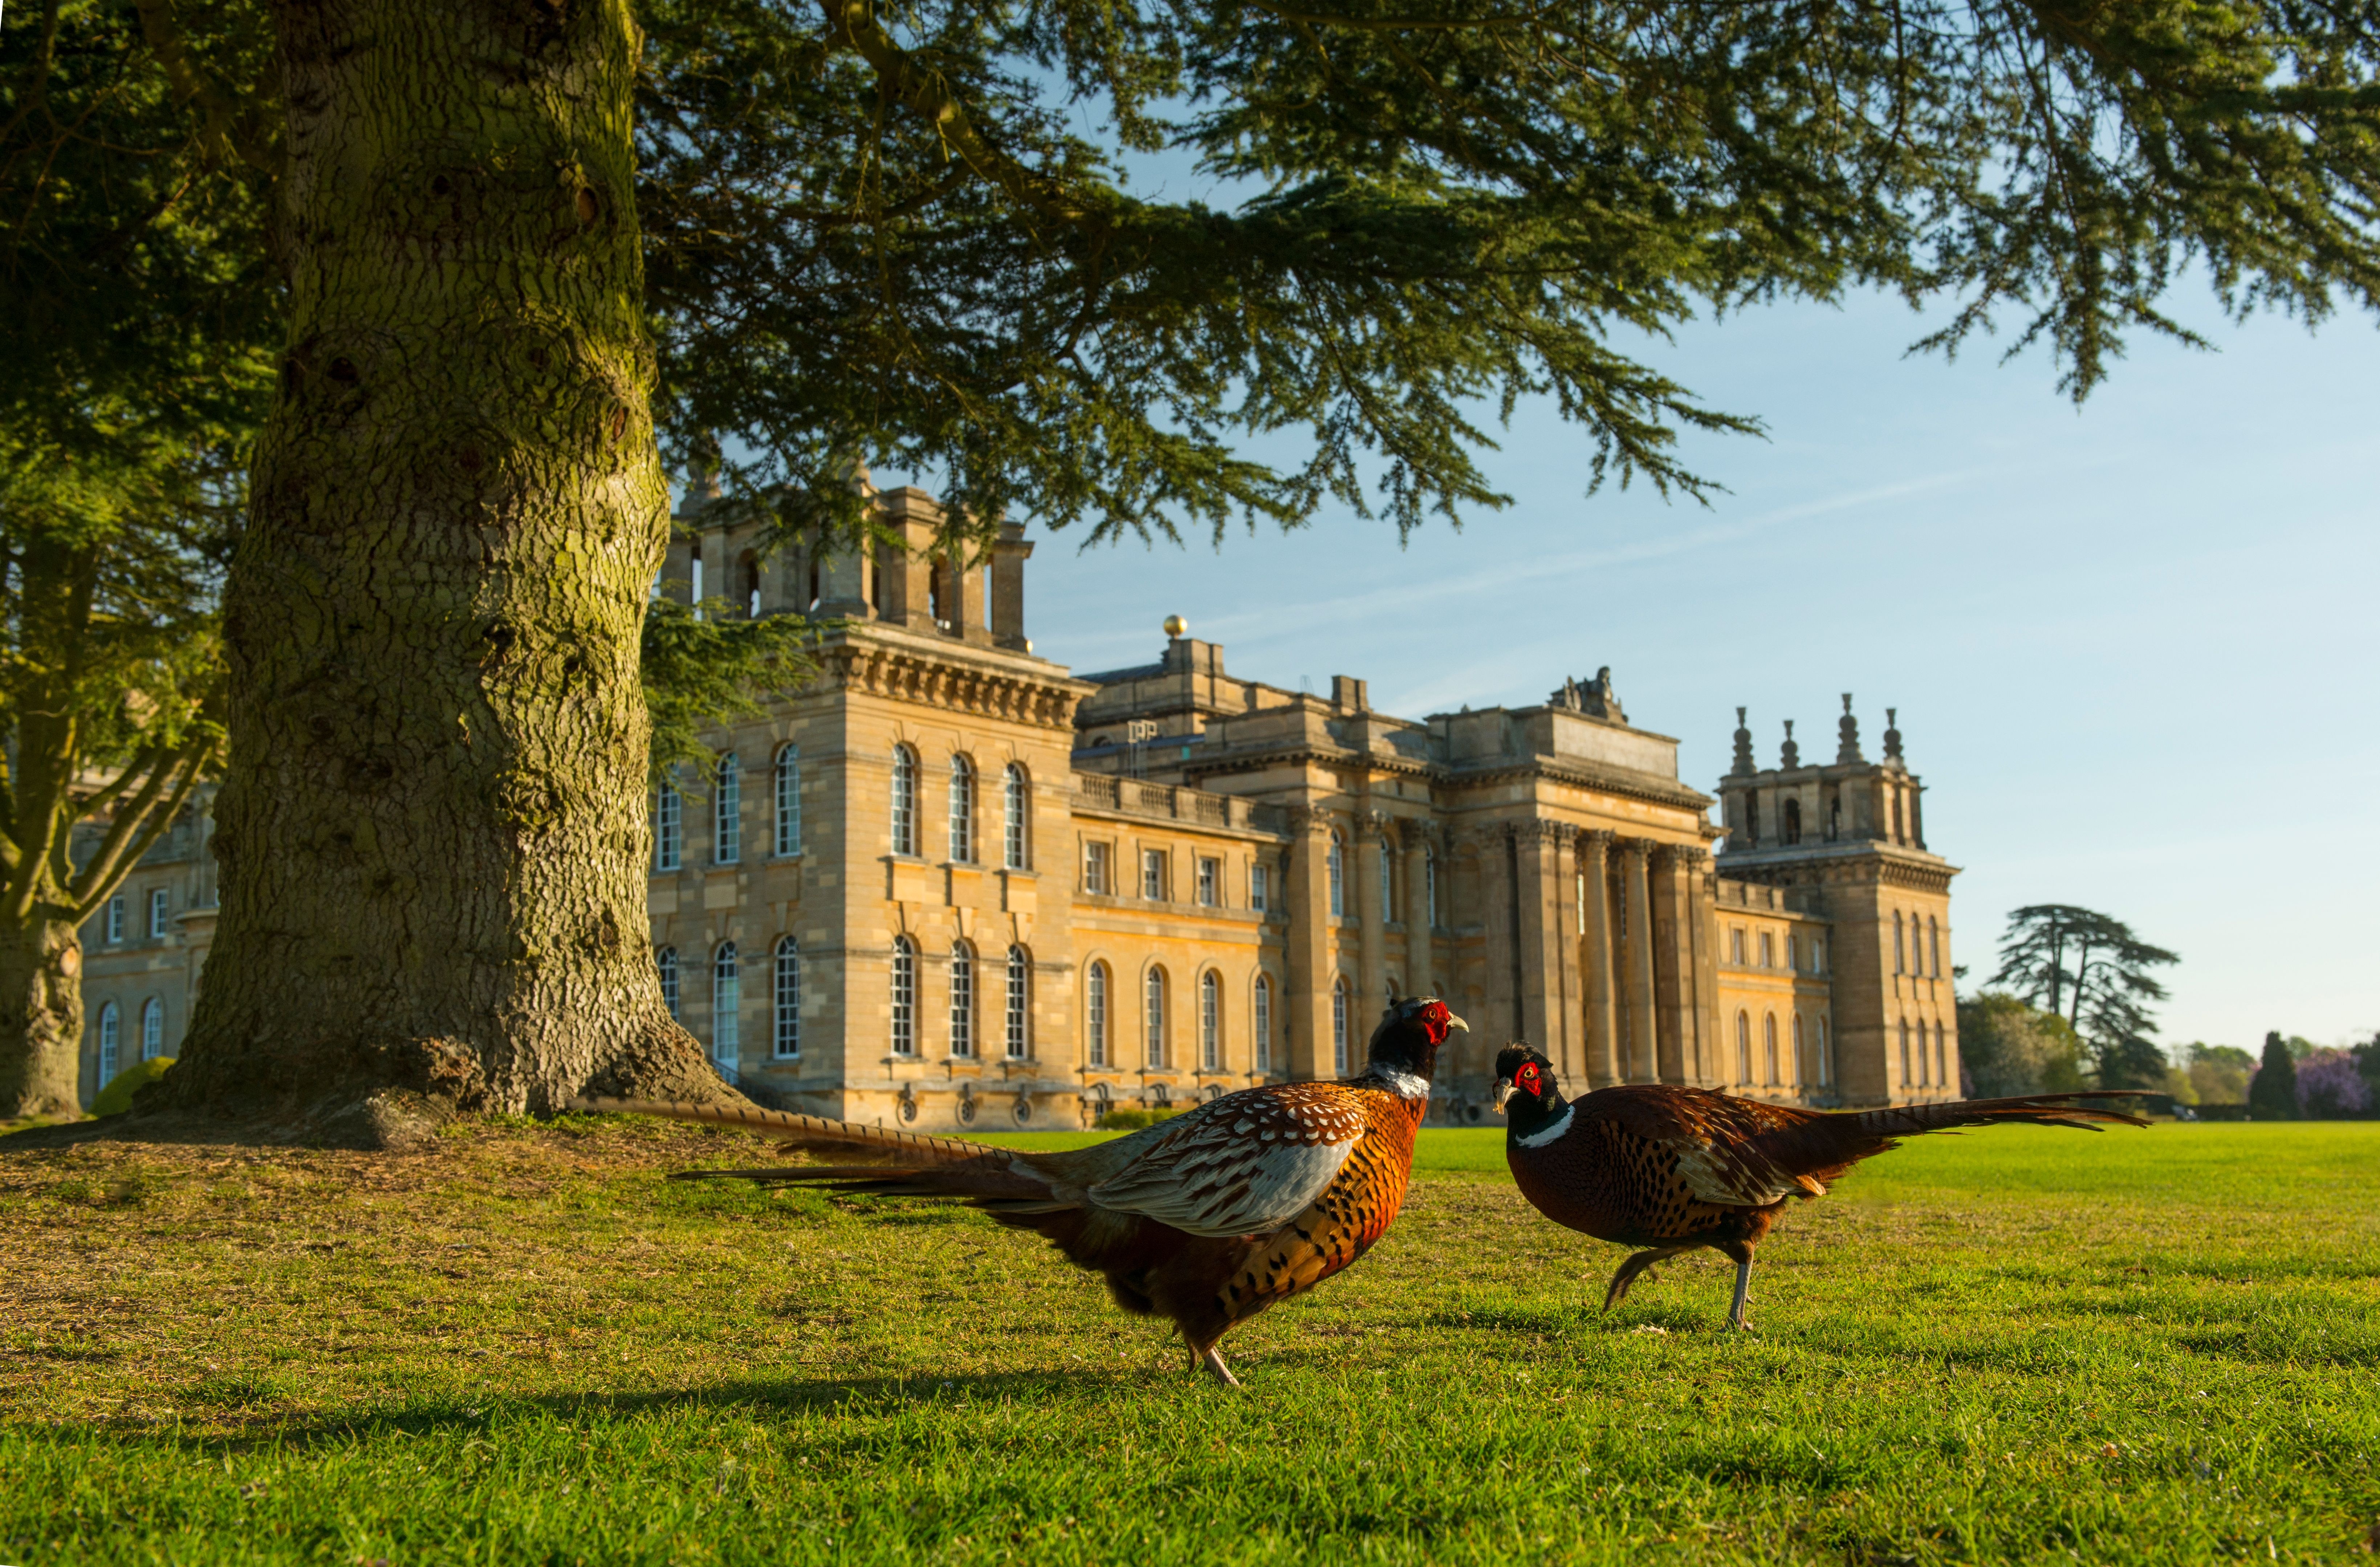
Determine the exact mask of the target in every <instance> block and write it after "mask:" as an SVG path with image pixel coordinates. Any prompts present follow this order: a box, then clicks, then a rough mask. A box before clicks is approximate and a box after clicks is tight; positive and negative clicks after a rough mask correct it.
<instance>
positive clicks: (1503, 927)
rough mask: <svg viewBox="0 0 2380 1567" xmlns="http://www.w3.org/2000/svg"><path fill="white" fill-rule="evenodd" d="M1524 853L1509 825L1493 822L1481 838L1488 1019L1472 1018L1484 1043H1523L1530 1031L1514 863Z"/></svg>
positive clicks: (1482, 942)
mask: <svg viewBox="0 0 2380 1567" xmlns="http://www.w3.org/2000/svg"><path fill="white" fill-rule="evenodd" d="M1517 853H1518V850H1517V849H1516V847H1515V845H1514V844H1513V842H1512V824H1511V823H1509V822H1501V823H1491V824H1489V825H1488V828H1487V830H1486V831H1485V832H1481V833H1480V834H1479V859H1478V864H1479V927H1480V930H1479V934H1480V942H1479V947H1480V958H1481V960H1482V961H1481V969H1482V972H1481V974H1480V987H1479V988H1480V990H1481V992H1482V999H1483V1001H1484V1002H1485V1004H1484V1005H1482V1006H1481V1007H1480V1009H1479V1010H1480V1012H1481V1013H1482V1014H1483V1015H1482V1016H1479V1017H1474V1018H1472V1019H1470V1020H1469V1021H1470V1024H1471V1027H1472V1031H1473V1032H1474V1033H1476V1034H1478V1035H1479V1036H1480V1039H1481V1042H1482V1043H1485V1042H1486V1041H1488V1040H1490V1039H1493V1040H1497V1041H1499V1042H1500V1041H1503V1040H1506V1039H1521V1038H1522V1037H1523V1032H1524V1028H1525V1027H1526V1025H1525V1023H1524V1020H1523V1018H1522V1014H1521V1004H1520V1002H1521V950H1520V948H1519V946H1518V945H1517V944H1516V943H1515V942H1514V941H1513V939H1512V938H1513V928H1514V920H1513V910H1512V903H1513V893H1514V888H1513V884H1512V861H1513V858H1514V856H1515V855H1516V854H1517Z"/></svg>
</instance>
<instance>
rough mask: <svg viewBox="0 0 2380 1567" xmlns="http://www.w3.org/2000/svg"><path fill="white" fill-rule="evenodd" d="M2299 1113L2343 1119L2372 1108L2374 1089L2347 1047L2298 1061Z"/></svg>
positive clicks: (2312, 1118) (2311, 1118)
mask: <svg viewBox="0 0 2380 1567" xmlns="http://www.w3.org/2000/svg"><path fill="white" fill-rule="evenodd" d="M2297 1067H2298V1113H2299V1114H2300V1115H2302V1116H2304V1117H2305V1118H2306V1119H2308V1120H2309V1121H2341V1120H2345V1119H2347V1118H2348V1117H2350V1116H2358V1115H2362V1113H2363V1112H2364V1111H2367V1110H2369V1109H2371V1108H2372V1091H2371V1088H2370V1087H2369V1086H2368V1085H2366V1084H2365V1082H2364V1081H2363V1075H2362V1074H2361V1073H2359V1072H2357V1071H2356V1070H2355V1058H2354V1057H2353V1056H2350V1055H2349V1054H2348V1053H2347V1052H2346V1051H2314V1052H2313V1054H2312V1055H2310V1056H2308V1057H2306V1058H2305V1059H2304V1060H2303V1061H2301V1062H2299V1063H2297Z"/></svg>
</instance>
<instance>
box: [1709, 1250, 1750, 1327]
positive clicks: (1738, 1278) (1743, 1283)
mask: <svg viewBox="0 0 2380 1567" xmlns="http://www.w3.org/2000/svg"><path fill="white" fill-rule="evenodd" d="M1717 1249H1718V1250H1719V1251H1720V1252H1723V1253H1724V1254H1726V1256H1727V1257H1729V1258H1730V1260H1732V1261H1733V1262H1734V1264H1735V1304H1734V1305H1732V1306H1729V1307H1728V1309H1727V1325H1728V1326H1729V1327H1730V1328H1733V1329H1735V1330H1738V1331H1740V1332H1745V1333H1749V1332H1750V1331H1752V1324H1751V1323H1749V1322H1746V1321H1745V1320H1744V1319H1743V1307H1744V1305H1745V1303H1746V1302H1748V1301H1749V1300H1751V1298H1752V1248H1751V1247H1750V1246H1748V1245H1744V1244H1743V1242H1742V1241H1736V1242H1732V1243H1730V1244H1729V1245H1723V1246H1720V1247H1718V1248H1717Z"/></svg>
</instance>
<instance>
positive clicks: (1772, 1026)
mask: <svg viewBox="0 0 2380 1567" xmlns="http://www.w3.org/2000/svg"><path fill="white" fill-rule="evenodd" d="M1791 1027H1792V1031H1793V1032H1792V1053H1791V1055H1790V1056H1788V1055H1784V1054H1783V1053H1782V1052H1781V1051H1780V1049H1779V1042H1778V1036H1777V1014H1775V1013H1773V1012H1769V1013H1763V1014H1761V1018H1760V1054H1759V1057H1758V1059H1757V1061H1755V1058H1754V1056H1753V1050H1752V1014H1750V1013H1749V1012H1744V1011H1741V1010H1739V1011H1738V1012H1737V1013H1736V1014H1735V1079H1736V1081H1737V1082H1739V1083H1742V1084H1744V1085H1746V1086H1752V1085H1755V1084H1756V1085H1759V1086H1761V1087H1771V1088H1781V1087H1791V1086H1792V1084H1793V1082H1794V1080H1795V1077H1796V1076H1797V1075H1798V1074H1796V1073H1794V1072H1793V1070H1792V1063H1795V1062H1801V1061H1804V1060H1806V1061H1807V1062H1808V1063H1809V1066H1808V1070H1809V1074H1810V1075H1811V1077H1812V1078H1813V1079H1814V1080H1815V1084H1816V1086H1817V1087H1821V1088H1828V1087H1833V1086H1834V1081H1835V1050H1834V1041H1833V1039H1830V1038H1829V1037H1828V1031H1827V1020H1826V1018H1825V1017H1824V1016H1823V1015H1822V1016H1820V1017H1819V1018H1818V1019H1817V1021H1816V1025H1815V1033H1816V1039H1817V1047H1818V1048H1817V1050H1816V1051H1815V1053H1814V1054H1810V1055H1807V1056H1805V1055H1804V1053H1803V1050H1804V1044H1805V1041H1806V1039H1807V1038H1808V1036H1807V1035H1806V1034H1805V1033H1804V1032H1803V1023H1802V1014H1800V1013H1798V1012H1796V1013H1795V1014H1793V1021H1792V1025H1791ZM1755 1067H1756V1068H1757V1069H1758V1070H1757V1073H1756V1075H1755Z"/></svg>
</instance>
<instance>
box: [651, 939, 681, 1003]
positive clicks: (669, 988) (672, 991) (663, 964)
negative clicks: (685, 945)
mask: <svg viewBox="0 0 2380 1567" xmlns="http://www.w3.org/2000/svg"><path fill="white" fill-rule="evenodd" d="M653 964H654V966H656V967H657V968H659V969H660V970H661V974H662V1005H663V1006H665V1007H667V1008H669V1014H670V1015H671V1016H672V1017H675V1016H676V1015H677V949H676V948H675V947H663V948H662V950H661V951H660V952H658V953H656V954H653Z"/></svg>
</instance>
